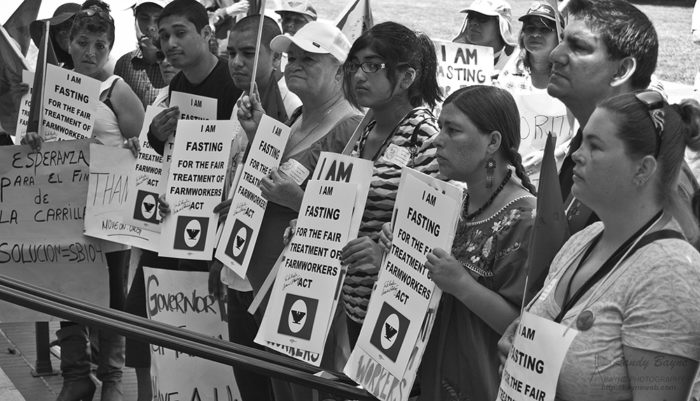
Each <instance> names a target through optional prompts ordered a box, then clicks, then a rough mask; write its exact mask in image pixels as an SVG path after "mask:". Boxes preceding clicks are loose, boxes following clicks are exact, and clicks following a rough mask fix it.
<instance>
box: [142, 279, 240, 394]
mask: <svg viewBox="0 0 700 401" xmlns="http://www.w3.org/2000/svg"><path fill="white" fill-rule="evenodd" d="M143 274H144V281H145V283H146V299H145V302H146V305H147V311H148V318H149V319H151V320H153V321H157V322H161V323H166V324H169V325H172V326H175V327H180V328H184V329H187V330H192V331H194V332H197V333H201V334H204V335H208V336H211V337H217V338H219V339H228V326H227V324H226V308H225V302H222V301H217V300H216V299H215V298H214V297H213V296H211V295H209V290H208V289H207V277H208V274H207V273H206V272H186V271H174V270H163V269H153V268H149V267H144V269H143ZM151 356H152V357H151V380H152V384H153V396H154V398H155V399H158V400H183V401H185V400H201V401H205V400H207V401H223V400H226V401H236V400H240V399H241V396H240V393H239V391H238V386H237V385H236V380H235V378H234V376H233V371H232V370H231V367H230V366H227V365H224V364H221V363H217V362H212V361H209V360H207V359H203V358H198V357H194V356H190V355H187V354H184V353H182V352H178V351H173V350H171V349H167V348H165V347H161V346H158V345H152V346H151Z"/></svg>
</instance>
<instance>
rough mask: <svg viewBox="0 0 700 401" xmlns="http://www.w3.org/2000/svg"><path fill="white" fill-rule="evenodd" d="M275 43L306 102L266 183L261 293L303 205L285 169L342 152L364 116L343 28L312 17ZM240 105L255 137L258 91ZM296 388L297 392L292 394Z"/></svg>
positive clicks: (326, 363)
mask: <svg viewBox="0 0 700 401" xmlns="http://www.w3.org/2000/svg"><path fill="white" fill-rule="evenodd" d="M270 48H271V49H272V50H273V51H276V52H284V53H287V55H288V64H287V67H286V69H285V71H284V76H285V79H286V81H287V86H288V88H289V90H290V91H292V92H293V93H295V94H296V95H297V96H298V97H299V99H300V100H301V101H302V106H301V107H300V108H299V109H297V111H296V112H294V113H293V115H292V117H291V118H290V119H289V121H287V124H288V125H290V126H291V134H290V137H289V141H288V142H287V146H286V147H285V151H284V155H283V156H282V165H281V167H280V170H279V171H273V172H272V173H271V174H270V176H268V177H266V178H264V179H263V180H262V182H261V185H260V186H261V189H262V195H263V196H264V197H265V198H266V199H267V200H268V201H269V202H268V204H267V209H266V210H265V215H264V217H263V222H262V227H261V230H260V234H259V236H258V240H257V242H256V246H255V248H254V250H253V254H252V256H251V262H250V267H249V269H248V273H247V279H248V280H249V281H250V285H251V287H252V288H253V290H254V291H256V292H257V291H258V290H259V289H260V287H261V286H262V283H263V281H264V280H265V278H266V277H267V275H268V274H269V272H270V270H271V269H272V267H273V265H274V263H275V261H276V260H277V257H278V256H279V255H280V253H281V252H282V249H283V243H282V234H283V232H284V230H285V228H286V227H287V225H288V223H289V221H290V220H292V219H294V218H296V217H297V214H298V210H299V207H300V206H301V199H302V197H303V188H304V186H305V185H304V184H305V183H304V184H302V185H298V184H297V183H295V182H294V181H292V179H291V178H289V177H288V176H287V174H286V173H285V172H284V171H290V170H295V171H296V173H299V172H303V174H305V175H306V176H308V175H310V174H309V172H312V171H313V170H314V168H315V166H316V161H317V160H318V156H319V154H320V152H321V151H330V152H336V153H340V152H342V150H343V148H344V147H345V144H346V143H347V142H348V140H349V138H350V137H351V136H352V133H353V131H354V130H355V127H357V125H358V124H359V122H360V120H361V118H362V116H361V114H360V112H359V111H358V110H357V109H356V108H354V107H353V106H352V105H350V103H349V102H348V101H347V100H346V99H345V97H344V96H343V90H342V82H343V70H342V63H343V62H344V61H345V58H346V57H347V54H348V50H349V49H350V43H349V41H348V40H347V38H346V37H345V35H344V34H343V33H342V32H341V31H340V30H339V29H338V28H336V27H335V26H333V25H330V24H327V23H323V22H317V21H312V22H309V23H308V24H307V25H305V26H304V27H302V28H301V29H300V30H299V31H298V32H297V33H296V34H295V35H294V36H289V35H280V36H277V37H275V38H274V39H273V40H272V42H271V43H270ZM238 107H239V111H238V119H239V121H240V122H241V125H242V126H243V128H244V130H245V131H246V134H248V137H249V138H250V139H252V137H253V135H254V134H255V131H256V129H257V126H258V123H259V121H260V118H261V115H262V113H264V110H262V106H261V104H260V101H259V98H258V95H257V93H254V94H253V96H251V97H248V96H244V97H243V98H241V100H239V102H238ZM288 169H289V170H288ZM255 318H256V320H257V323H258V324H259V323H260V320H261V318H262V312H261V311H259V312H258V314H256V316H255ZM254 334H255V333H253V335H254ZM334 356H335V352H334V346H333V344H332V341H330V340H329V342H328V343H327V349H326V352H324V356H323V361H322V362H321V366H322V367H327V368H335V369H339V368H341V367H339V366H333V365H332V363H333V359H334ZM273 386H274V391H275V396H276V399H278V400H296V399H298V400H309V399H312V397H311V395H310V394H308V392H307V391H306V389H301V388H299V387H298V386H291V389H289V388H285V387H286V383H279V382H273ZM290 390H291V394H289V393H288V392H289V391H290ZM244 399H245V397H244Z"/></svg>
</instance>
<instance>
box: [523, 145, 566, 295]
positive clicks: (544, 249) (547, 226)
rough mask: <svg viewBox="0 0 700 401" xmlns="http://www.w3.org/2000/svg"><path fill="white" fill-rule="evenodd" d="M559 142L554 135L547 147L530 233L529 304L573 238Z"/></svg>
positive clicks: (528, 256)
mask: <svg viewBox="0 0 700 401" xmlns="http://www.w3.org/2000/svg"><path fill="white" fill-rule="evenodd" d="M554 145H555V138H554V137H553V136H552V134H551V133H550V134H549V135H547V142H546V144H545V147H544V157H543V158H542V168H541V170H540V183H539V187H538V188H537V189H538V193H537V211H536V214H535V224H534V226H533V227H532V231H531V233H530V244H529V246H528V254H527V262H526V264H527V271H528V288H527V291H526V293H525V302H528V301H529V300H530V299H531V298H532V297H533V296H534V295H535V294H536V293H537V292H538V291H539V290H540V288H542V285H543V284H544V280H545V278H546V277H547V273H548V272H549V265H550V263H552V259H554V256H555V255H556V254H557V252H559V249H560V248H561V247H562V245H564V242H566V240H567V239H568V238H569V225H568V224H567V221H566V215H565V213H564V202H563V201H562V199H561V189H559V178H558V176H557V165H556V161H555V160H554Z"/></svg>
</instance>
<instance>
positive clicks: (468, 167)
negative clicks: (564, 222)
mask: <svg viewBox="0 0 700 401" xmlns="http://www.w3.org/2000/svg"><path fill="white" fill-rule="evenodd" d="M438 123H439V125H440V134H438V135H437V136H436V137H435V139H434V140H433V144H434V145H435V147H436V148H437V160H438V164H439V166H440V174H442V175H444V176H446V177H447V178H449V179H452V180H456V181H463V182H466V183H467V196H466V199H465V201H464V206H463V211H462V216H461V219H460V221H459V223H458V226H457V232H456V234H455V239H454V243H453V246H452V250H451V252H448V251H446V250H443V249H434V250H433V251H432V252H431V253H430V254H428V256H427V262H426V263H425V266H426V268H428V269H429V271H430V275H431V277H432V279H433V280H434V281H435V283H436V284H437V285H438V287H440V289H441V290H443V292H444V293H443V296H442V300H441V302H440V306H439V309H438V312H437V317H436V319H435V326H434V327H433V331H432V334H431V338H430V340H429V342H428V346H427V348H426V352H425V354H424V356H423V361H422V366H421V368H420V370H419V377H420V383H421V397H420V400H460V401H461V400H495V399H496V392H497V389H498V383H499V380H500V376H499V375H498V356H497V355H498V351H497V341H498V337H499V336H500V335H501V334H502V333H503V331H504V330H505V328H506V327H508V325H509V323H510V322H511V321H512V320H513V319H515V318H516V317H517V316H518V312H519V310H520V309H519V308H520V305H521V302H522V297H523V290H524V288H525V277H526V270H525V266H524V265H525V260H526V259H527V249H528V246H527V243H528V241H529V238H530V230H531V228H532V225H533V223H534V219H533V211H534V210H535V204H536V199H535V196H534V194H535V188H534V187H533V186H532V184H531V183H530V181H529V179H528V178H527V175H526V174H525V170H524V169H523V166H522V162H521V159H520V155H519V154H518V152H517V149H518V146H519V145H520V115H519V113H518V107H517V106H516V104H515V101H514V100H513V97H512V96H511V95H510V93H508V92H507V91H506V90H504V89H500V88H497V87H493V86H470V87H466V88H463V89H460V90H458V91H457V92H454V93H453V94H452V95H450V96H449V97H448V98H447V100H445V103H444V106H443V109H442V113H441V114H440V118H439V120H438ZM516 176H517V179H516ZM389 237H390V232H389V227H388V225H386V226H385V227H384V228H383V230H382V235H381V238H380V242H381V243H382V245H383V246H384V247H387V246H388V247H390V243H389V240H388V238H389Z"/></svg>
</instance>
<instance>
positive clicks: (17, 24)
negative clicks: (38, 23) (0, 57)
mask: <svg viewBox="0 0 700 401" xmlns="http://www.w3.org/2000/svg"><path fill="white" fill-rule="evenodd" d="M39 7H41V0H24V1H23V2H22V4H20V5H19V7H17V9H16V10H15V12H14V13H12V15H11V16H10V18H8V19H7V21H6V22H5V25H3V27H4V28H5V29H6V30H7V33H9V34H10V36H12V37H13V38H14V39H15V40H16V41H17V43H18V44H19V47H20V49H22V55H23V56H26V55H27V50H28V49H29V43H30V41H31V38H30V36H29V24H30V23H31V22H32V21H34V20H36V18H37V16H38V15H39Z"/></svg>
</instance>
